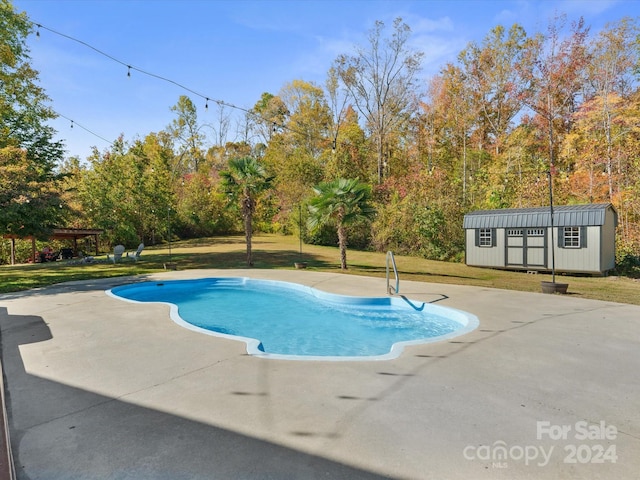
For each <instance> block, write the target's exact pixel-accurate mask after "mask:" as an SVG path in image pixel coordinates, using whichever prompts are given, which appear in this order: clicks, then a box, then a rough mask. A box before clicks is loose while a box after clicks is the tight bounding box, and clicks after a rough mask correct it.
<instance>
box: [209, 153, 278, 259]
mask: <svg viewBox="0 0 640 480" xmlns="http://www.w3.org/2000/svg"><path fill="white" fill-rule="evenodd" d="M220 176H221V177H222V185H223V188H225V189H226V191H227V193H229V194H230V195H231V198H232V199H233V200H236V201H239V203H240V210H241V212H242V219H243V221H244V235H245V240H246V243H247V266H249V267H252V266H253V258H252V253H251V236H252V234H253V228H252V223H253V214H254V212H255V208H256V197H257V196H258V194H259V193H260V192H263V191H264V190H266V189H268V188H269V186H270V184H271V179H270V178H269V177H267V175H266V172H265V170H264V167H263V166H262V165H261V164H260V163H259V162H258V161H257V160H256V159H255V158H252V157H244V158H234V159H232V160H230V161H229V168H228V170H225V171H223V172H220Z"/></svg>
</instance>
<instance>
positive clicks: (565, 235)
mask: <svg viewBox="0 0 640 480" xmlns="http://www.w3.org/2000/svg"><path fill="white" fill-rule="evenodd" d="M582 232H583V229H581V228H580V227H564V228H563V230H562V239H563V242H562V246H563V247H564V248H582V247H583V246H584V243H585V241H584V234H583V233H582Z"/></svg>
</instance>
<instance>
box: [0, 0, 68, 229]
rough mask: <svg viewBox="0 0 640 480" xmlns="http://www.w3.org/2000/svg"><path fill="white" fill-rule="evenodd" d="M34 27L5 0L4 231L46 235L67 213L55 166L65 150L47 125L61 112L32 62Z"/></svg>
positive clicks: (0, 37) (0, 200)
mask: <svg viewBox="0 0 640 480" xmlns="http://www.w3.org/2000/svg"><path fill="white" fill-rule="evenodd" d="M31 28H32V27H31V23H30V22H29V21H28V19H27V17H26V15H25V14H24V13H16V12H15V11H14V8H13V6H12V5H11V3H9V2H8V1H7V0H0V86H1V88H0V184H1V185H0V232H2V233H8V234H14V235H18V236H28V235H34V236H36V237H45V236H46V235H47V233H49V231H50V229H51V228H53V227H54V226H59V225H58V223H59V222H60V221H61V220H62V219H63V218H64V215H65V212H66V205H64V203H63V201H62V199H61V195H60V194H61V191H60V190H61V189H60V185H61V183H60V181H61V177H60V175H59V174H58V173H57V171H56V168H57V164H58V163H59V162H60V161H61V160H62V157H63V154H64V150H63V145H62V143H61V142H60V141H54V140H53V137H54V135H55V131H54V130H53V129H52V128H51V127H49V126H48V125H47V124H46V122H47V121H48V120H51V119H53V118H55V117H56V114H55V113H54V112H53V110H52V109H51V108H50V107H48V106H47V103H48V101H49V98H48V97H47V96H46V94H45V92H44V90H43V89H42V88H41V87H40V86H38V72H37V71H35V70H34V69H33V68H32V67H31V64H30V60H31V59H30V57H29V50H28V48H27V46H26V43H25V41H26V37H27V36H28V35H29V33H30V32H31Z"/></svg>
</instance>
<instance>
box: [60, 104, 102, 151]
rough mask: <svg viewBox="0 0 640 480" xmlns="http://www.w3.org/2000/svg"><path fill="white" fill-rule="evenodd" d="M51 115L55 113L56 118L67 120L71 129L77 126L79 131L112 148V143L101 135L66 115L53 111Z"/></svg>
mask: <svg viewBox="0 0 640 480" xmlns="http://www.w3.org/2000/svg"><path fill="white" fill-rule="evenodd" d="M52 111H53V113H55V114H56V115H57V116H58V117H61V118H64V119H65V120H69V122H70V123H71V128H73V127H74V126H75V125H77V126H78V127H80V128H81V129H83V130H84V131H85V132H88V133H90V134H91V135H93V136H94V137H97V138H99V139H100V140H103V141H105V142H107V143H108V144H109V145H112V146H113V142H111V141H109V140H107V139H106V138H104V137H103V136H101V135H98V134H97V133H95V132H93V131H91V130H89V129H88V128H87V127H85V126H84V125H81V124H79V123H78V122H76V121H74V120H73V119H71V118H69V117H67V116H66V115H63V114H61V113H60V112H56V111H55V110H53V109H52Z"/></svg>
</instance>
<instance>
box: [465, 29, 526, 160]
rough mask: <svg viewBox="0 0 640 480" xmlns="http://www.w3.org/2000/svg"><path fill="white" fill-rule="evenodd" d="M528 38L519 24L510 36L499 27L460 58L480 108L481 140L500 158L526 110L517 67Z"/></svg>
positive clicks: (473, 43) (478, 109) (522, 84)
mask: <svg viewBox="0 0 640 480" xmlns="http://www.w3.org/2000/svg"><path fill="white" fill-rule="evenodd" d="M526 38H527V36H526V33H525V31H524V29H523V28H522V27H521V26H520V25H518V24H514V25H513V26H512V27H511V28H510V29H509V31H508V32H507V30H506V29H505V28H504V27H503V26H502V25H498V26H497V27H495V28H493V29H492V30H491V31H490V32H489V34H488V35H487V36H486V37H485V38H484V40H483V41H482V43H481V44H478V43H476V42H471V43H469V45H468V46H467V47H466V48H465V49H464V50H463V51H462V52H461V53H460V55H459V56H458V58H459V60H460V63H461V65H462V68H463V70H464V74H465V75H464V76H465V82H467V83H468V85H469V88H470V90H471V92H472V98H473V102H474V103H475V104H476V105H475V107H474V108H473V111H475V112H477V115H478V118H479V122H480V128H479V130H480V132H481V135H480V139H479V140H480V141H486V142H489V143H490V145H491V146H493V150H494V153H496V154H498V153H499V152H500V148H501V146H502V144H503V143H504V141H505V139H506V136H507V134H508V133H509V130H510V128H512V121H513V119H514V118H515V116H516V115H517V114H518V112H520V110H521V109H522V107H523V105H522V100H521V95H522V90H523V88H524V82H523V81H522V78H521V77H520V71H519V70H518V69H517V68H515V67H516V65H517V64H519V63H520V62H521V61H522V56H523V53H524V47H525V43H526ZM490 145H486V148H488V147H489V146H490Z"/></svg>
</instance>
